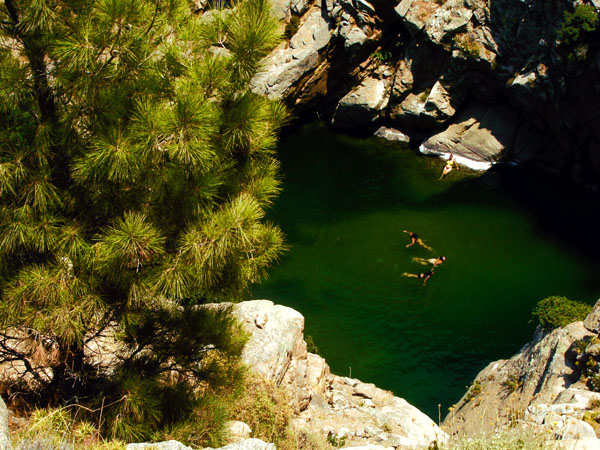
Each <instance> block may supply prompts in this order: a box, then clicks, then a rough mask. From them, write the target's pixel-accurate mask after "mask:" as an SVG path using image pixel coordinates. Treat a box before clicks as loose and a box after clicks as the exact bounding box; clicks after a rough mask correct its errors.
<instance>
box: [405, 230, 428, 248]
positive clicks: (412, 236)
mask: <svg viewBox="0 0 600 450" xmlns="http://www.w3.org/2000/svg"><path fill="white" fill-rule="evenodd" d="M402 231H404V232H405V233H408V235H409V236H410V239H411V242H410V244H406V247H410V246H411V245H415V244H419V245H420V246H421V247H423V248H426V249H427V250H429V251H430V252H431V251H433V249H432V248H431V247H430V246H429V245H427V244H425V242H423V240H422V239H421V238H420V237H419V235H418V234H417V233H413V232H412V231H408V230H402Z"/></svg>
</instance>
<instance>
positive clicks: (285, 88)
mask: <svg viewBox="0 0 600 450" xmlns="http://www.w3.org/2000/svg"><path fill="white" fill-rule="evenodd" d="M330 39H331V31H330V29H329V22H328V21H327V20H326V19H325V18H324V16H323V14H322V13H321V9H320V7H318V6H314V7H313V8H312V9H311V10H310V11H308V12H307V13H306V14H305V20H304V23H303V24H302V25H301V26H300V28H299V29H298V31H297V32H296V34H294V36H293V37H292V39H291V40H290V42H289V46H288V45H287V44H286V43H285V42H284V43H282V44H280V45H279V46H278V47H277V48H276V49H275V50H274V51H273V52H272V53H271V55H269V56H268V57H267V58H266V59H265V61H264V67H265V70H264V71H263V72H261V73H259V74H258V75H257V76H256V77H255V78H254V80H253V81H252V89H253V91H254V92H256V93H259V94H263V95H267V96H268V97H270V98H282V97H285V95H286V94H287V92H289V90H290V88H292V86H294V85H295V84H296V83H298V82H299V81H300V80H301V79H302V78H303V77H305V76H306V75H307V74H308V73H310V72H311V71H312V70H313V69H314V68H315V67H316V66H317V65H318V64H319V62H320V60H321V58H322V57H321V55H320V52H322V51H324V49H325V48H326V47H327V44H329V41H330Z"/></svg>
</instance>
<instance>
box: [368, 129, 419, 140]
mask: <svg viewBox="0 0 600 450" xmlns="http://www.w3.org/2000/svg"><path fill="white" fill-rule="evenodd" d="M374 136H377V137H378V138H381V139H385V140H387V141H392V142H405V143H407V142H409V141H410V138H409V137H408V136H407V135H405V134H404V133H403V132H402V131H400V130H396V129H395V128H387V127H379V128H378V129H377V131H376V132H375V134H374Z"/></svg>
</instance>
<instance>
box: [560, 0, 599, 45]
mask: <svg viewBox="0 0 600 450" xmlns="http://www.w3.org/2000/svg"><path fill="white" fill-rule="evenodd" d="M598 21H599V19H598V14H597V13H596V9H595V8H594V7H593V6H592V5H577V6H575V10H574V11H573V12H572V13H571V12H568V11H565V13H564V21H563V23H562V25H561V27H560V29H559V30H558V36H559V37H560V40H561V41H562V42H563V44H565V45H567V46H569V45H573V44H576V43H577V42H579V41H580V40H581V39H582V38H583V36H584V34H587V33H591V32H592V31H595V30H596V29H597V27H598Z"/></svg>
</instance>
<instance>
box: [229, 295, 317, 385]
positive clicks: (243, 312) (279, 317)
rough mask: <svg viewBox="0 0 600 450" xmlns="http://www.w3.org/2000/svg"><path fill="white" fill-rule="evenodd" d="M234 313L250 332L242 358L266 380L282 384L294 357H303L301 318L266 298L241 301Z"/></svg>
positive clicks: (304, 354) (291, 310)
mask: <svg viewBox="0 0 600 450" xmlns="http://www.w3.org/2000/svg"><path fill="white" fill-rule="evenodd" d="M233 314H234V315H235V316H236V317H237V318H238V319H239V320H240V321H241V322H242V324H243V325H244V326H245V328H246V330H247V331H249V332H250V340H249V341H248V343H247V344H246V347H245V348H244V352H243V354H242V359H243V361H244V362H245V363H246V364H248V365H249V366H251V367H252V369H253V370H254V371H256V372H258V373H260V374H261V375H263V376H264V377H265V378H266V379H268V380H272V381H274V382H275V383H277V384H281V383H282V381H283V379H284V378H285V376H286V374H287V372H288V370H289V368H290V364H291V361H292V360H293V359H296V360H297V359H306V358H307V351H306V343H305V342H304V339H303V336H304V334H303V333H304V317H303V316H302V314H300V313H299V312H298V311H296V310H294V309H292V308H288V307H286V306H281V305H275V304H274V303H273V302H272V301H269V300H253V301H248V302H241V303H238V304H236V305H235V306H234V309H233Z"/></svg>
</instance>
